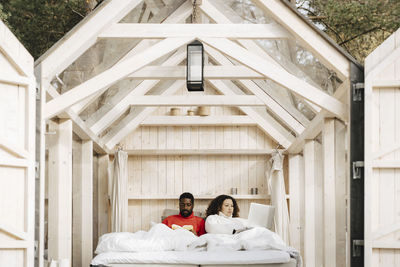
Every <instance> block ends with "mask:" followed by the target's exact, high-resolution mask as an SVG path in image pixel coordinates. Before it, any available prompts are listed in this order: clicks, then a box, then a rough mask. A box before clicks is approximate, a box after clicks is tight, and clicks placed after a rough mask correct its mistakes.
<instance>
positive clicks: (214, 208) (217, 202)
mask: <svg viewBox="0 0 400 267" xmlns="http://www.w3.org/2000/svg"><path fill="white" fill-rule="evenodd" d="M225 199H231V200H232V202H233V214H232V217H239V211H240V210H239V206H238V204H237V202H236V200H235V199H234V198H233V197H231V196H228V195H219V196H217V197H216V198H214V199H213V200H212V201H211V202H210V204H209V205H208V208H207V210H206V215H207V216H206V217H208V216H210V215H214V214H218V212H220V211H221V209H222V203H223V202H224V201H225Z"/></svg>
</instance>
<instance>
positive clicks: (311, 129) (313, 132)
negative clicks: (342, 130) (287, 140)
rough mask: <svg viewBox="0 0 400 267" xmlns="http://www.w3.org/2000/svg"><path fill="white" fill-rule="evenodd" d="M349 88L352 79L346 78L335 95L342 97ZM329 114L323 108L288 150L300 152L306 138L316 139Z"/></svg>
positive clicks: (338, 97)
mask: <svg viewBox="0 0 400 267" xmlns="http://www.w3.org/2000/svg"><path fill="white" fill-rule="evenodd" d="M349 90H350V81H349V80H346V81H344V82H343V83H342V84H341V85H340V86H339V87H338V88H337V89H336V91H335V93H334V94H333V96H334V97H335V98H337V99H340V98H342V97H343V96H344V95H345V94H346V93H348V92H349ZM328 116H330V115H329V112H327V111H326V110H321V112H320V113H318V114H317V115H316V116H315V117H314V119H313V120H312V121H311V123H310V124H309V125H308V127H307V128H306V129H305V130H304V131H303V132H302V133H301V134H300V135H299V136H298V137H297V138H296V140H295V141H294V142H293V143H292V145H291V146H290V147H289V149H288V151H289V152H290V153H296V154H297V153H300V152H301V151H302V150H303V147H304V142H305V140H306V139H314V138H315V137H316V136H317V135H318V134H319V133H320V132H321V131H322V125H323V121H324V119H325V118H326V117H328ZM347 116H349V115H347Z"/></svg>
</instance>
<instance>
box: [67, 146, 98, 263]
mask: <svg viewBox="0 0 400 267" xmlns="http://www.w3.org/2000/svg"><path fill="white" fill-rule="evenodd" d="M72 186H73V192H74V193H73V197H72V205H73V217H72V218H73V227H72V241H73V245H72V259H73V266H89V265H90V261H91V260H92V254H93V227H92V226H93V205H92V202H93V142H92V141H87V140H83V141H78V142H74V144H73V182H72Z"/></svg>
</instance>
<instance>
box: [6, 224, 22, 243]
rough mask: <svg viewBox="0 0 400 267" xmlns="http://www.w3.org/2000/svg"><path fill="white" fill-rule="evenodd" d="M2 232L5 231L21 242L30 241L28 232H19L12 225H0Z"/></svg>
mask: <svg viewBox="0 0 400 267" xmlns="http://www.w3.org/2000/svg"><path fill="white" fill-rule="evenodd" d="M0 231H3V232H5V233H6V234H7V235H11V236H13V237H16V238H18V239H20V240H28V234H27V233H26V232H22V231H19V230H17V229H15V228H14V227H13V226H11V225H5V224H0Z"/></svg>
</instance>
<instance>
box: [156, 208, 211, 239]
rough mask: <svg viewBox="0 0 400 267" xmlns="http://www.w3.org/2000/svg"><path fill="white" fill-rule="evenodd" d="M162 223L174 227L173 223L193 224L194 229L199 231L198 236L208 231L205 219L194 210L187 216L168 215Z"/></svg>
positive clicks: (180, 224)
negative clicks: (194, 212)
mask: <svg viewBox="0 0 400 267" xmlns="http://www.w3.org/2000/svg"><path fill="white" fill-rule="evenodd" d="M162 223H163V224H165V225H167V226H168V227H170V228H171V227H172V225H173V224H176V225H179V226H184V225H193V230H194V231H195V232H196V233H197V236H201V235H204V234H205V233H206V231H205V221H204V219H203V218H200V217H197V216H194V215H193V212H192V214H190V215H189V216H188V217H186V218H185V217H183V216H181V215H180V214H179V215H171V216H168V217H167V218H165V219H164V220H163V221H162Z"/></svg>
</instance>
